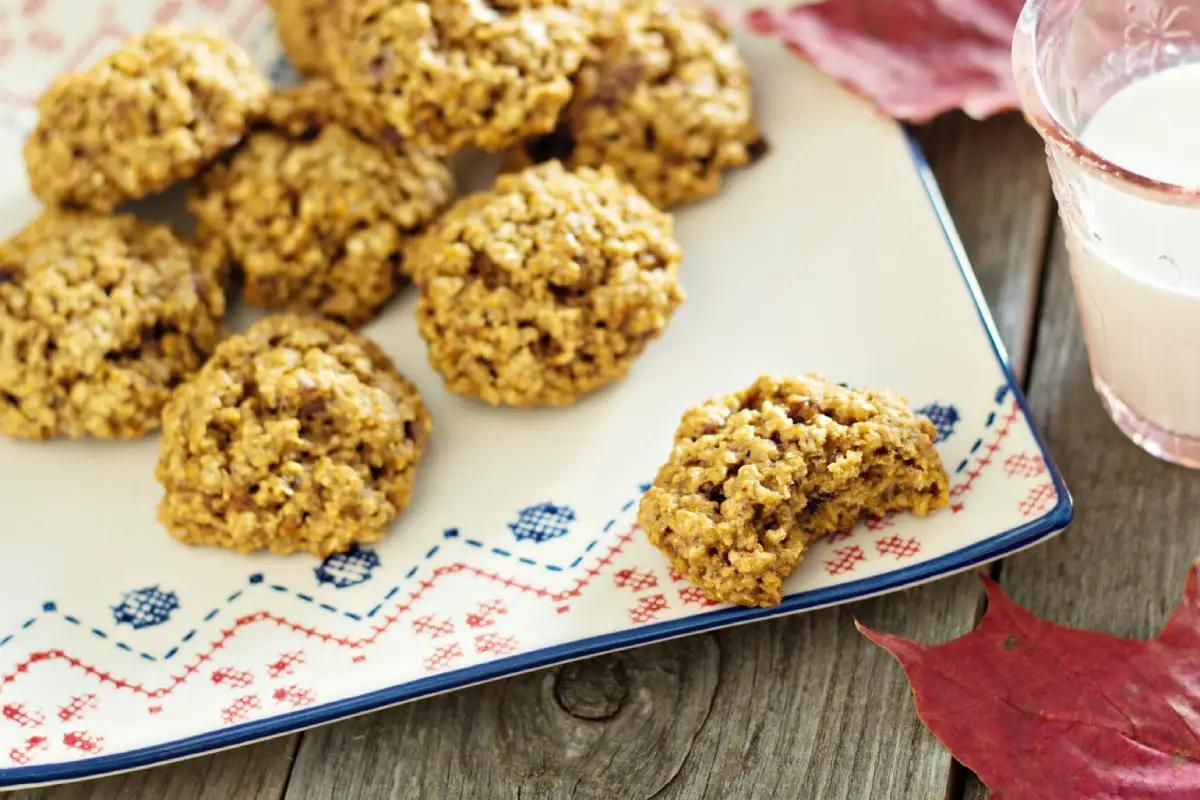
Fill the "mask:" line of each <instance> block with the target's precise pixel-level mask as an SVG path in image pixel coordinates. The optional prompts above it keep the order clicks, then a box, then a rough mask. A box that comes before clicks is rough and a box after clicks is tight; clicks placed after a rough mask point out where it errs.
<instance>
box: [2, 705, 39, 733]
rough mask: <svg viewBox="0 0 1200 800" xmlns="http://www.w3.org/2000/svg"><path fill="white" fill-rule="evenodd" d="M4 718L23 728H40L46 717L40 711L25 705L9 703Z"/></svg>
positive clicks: (4, 710) (4, 711)
mask: <svg viewBox="0 0 1200 800" xmlns="http://www.w3.org/2000/svg"><path fill="white" fill-rule="evenodd" d="M3 713H4V718H5V719H11V720H12V721H13V722H15V723H17V724H18V725H20V726H21V727H22V728H40V727H41V726H42V723H43V722H45V721H46V717H45V715H44V714H42V713H41V712H40V711H34V710H32V709H28V708H26V707H25V704H24V703H9V704H8V705H6V706H5V707H4V709H3Z"/></svg>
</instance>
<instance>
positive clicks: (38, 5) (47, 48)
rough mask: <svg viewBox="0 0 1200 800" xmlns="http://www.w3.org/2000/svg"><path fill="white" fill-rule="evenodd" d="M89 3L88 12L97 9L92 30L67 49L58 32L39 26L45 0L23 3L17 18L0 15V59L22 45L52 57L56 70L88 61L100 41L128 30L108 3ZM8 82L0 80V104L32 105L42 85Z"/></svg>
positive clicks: (35, 53) (39, 56) (42, 57)
mask: <svg viewBox="0 0 1200 800" xmlns="http://www.w3.org/2000/svg"><path fill="white" fill-rule="evenodd" d="M89 5H91V7H90V8H88V9H86V10H87V11H88V12H91V13H95V11H96V10H99V17H98V18H97V19H96V20H95V21H94V22H91V23H90V24H91V25H92V26H93V27H92V30H91V31H90V32H88V33H86V34H84V35H83V37H82V38H81V39H79V40H78V41H77V43H76V44H74V45H73V46H71V47H70V48H69V49H68V48H67V45H66V41H65V40H64V39H63V37H62V35H61V34H59V33H58V32H56V31H52V30H49V29H47V28H43V27H39V23H38V19H39V17H40V16H41V14H42V12H43V11H44V10H45V9H46V8H47V7H48V3H47V2H46V1H45V0H37V1H36V2H26V3H24V4H23V5H22V9H21V18H20V21H19V22H18V21H17V20H9V19H8V18H7V17H3V18H0V25H2V26H3V28H0V62H4V61H5V60H6V58H7V57H8V56H10V55H13V54H17V53H19V52H20V48H21V47H25V48H28V51H29V52H30V53H32V54H33V55H32V58H34V59H39V60H45V59H46V58H52V59H53V60H54V61H55V62H57V64H56V69H55V72H69V71H71V70H74V69H78V68H79V67H81V66H83V65H84V64H85V63H87V62H89V61H91V60H92V59H93V57H94V54H95V53H96V52H97V51H98V50H99V49H100V46H101V44H103V43H105V42H106V41H111V40H123V39H126V38H128V36H129V31H128V30H127V29H126V28H125V27H123V26H121V25H119V24H117V23H116V22H115V20H114V13H115V12H114V9H113V7H112V6H111V5H108V4H100V3H94V4H89ZM8 75H16V76H18V77H19V75H20V73H19V72H17V71H11V72H9V73H8ZM9 86H11V84H10V85H9ZM9 86H6V85H3V84H0V104H7V105H11V106H16V107H19V108H27V107H30V106H32V105H33V104H34V102H35V101H36V99H37V96H38V95H39V94H40V93H41V91H42V89H44V88H45V87H43V86H37V87H25V86H22V87H21V88H20V89H15V88H9Z"/></svg>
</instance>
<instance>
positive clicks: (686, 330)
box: [0, 0, 1071, 786]
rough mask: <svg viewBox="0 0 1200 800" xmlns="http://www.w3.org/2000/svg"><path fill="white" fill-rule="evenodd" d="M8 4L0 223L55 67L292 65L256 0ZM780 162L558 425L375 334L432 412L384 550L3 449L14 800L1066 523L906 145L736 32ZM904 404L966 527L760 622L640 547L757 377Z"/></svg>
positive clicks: (86, 466)
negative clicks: (646, 327)
mask: <svg viewBox="0 0 1200 800" xmlns="http://www.w3.org/2000/svg"><path fill="white" fill-rule="evenodd" d="M117 9H118V6H117V4H115V3H94V2H93V3H80V2H73V1H72V0H43V2H36V3H31V2H22V1H21V0H0V178H2V180H0V228H2V230H0V234H7V233H10V232H11V231H12V230H15V229H16V228H18V227H20V226H21V225H23V224H24V223H25V222H26V221H28V220H29V219H30V218H31V217H32V216H33V215H34V214H35V213H36V211H37V205H36V203H35V202H34V201H33V199H32V198H31V196H30V195H29V193H28V190H27V187H26V185H25V178H24V169H23V167H22V164H21V143H22V141H23V138H24V135H25V133H26V131H27V130H28V129H29V127H30V125H31V123H32V120H33V116H32V115H33V111H32V109H31V103H32V100H33V99H34V97H35V96H36V94H37V93H38V92H39V91H40V90H41V89H42V88H44V86H45V85H46V84H47V83H48V82H49V81H50V80H51V79H52V77H53V76H54V75H55V74H56V73H58V72H60V71H62V70H64V69H66V68H69V67H73V66H77V65H79V64H82V63H86V62H90V61H92V60H94V59H95V58H96V57H97V56H98V55H99V54H100V53H102V52H104V51H105V50H108V49H110V48H112V47H114V46H116V45H117V44H118V43H119V42H120V41H121V39H122V38H124V37H125V36H126V35H127V33H128V32H129V31H136V30H141V29H144V28H146V27H148V26H150V25H151V24H152V22H153V21H155V20H158V21H163V20H164V19H165V18H168V17H174V21H177V22H180V23H183V24H212V25H217V26H219V27H221V28H223V29H225V30H227V31H230V32H232V33H233V34H234V35H235V36H236V37H237V38H238V39H240V40H241V41H242V42H243V43H244V44H245V45H246V47H247V48H248V49H249V50H250V51H251V52H252V53H253V55H254V56H255V58H256V59H257V60H258V61H259V63H261V64H262V65H264V67H267V68H269V69H271V70H272V72H273V73H274V74H275V75H276V76H278V75H279V74H280V73H281V72H284V71H286V68H285V67H284V66H283V65H282V62H281V60H280V58H279V49H278V45H277V43H276V41H275V38H274V34H273V32H272V25H271V20H270V14H269V13H268V12H267V10H266V9H265V7H264V6H263V5H262V4H261V2H259V0H221V1H220V2H216V1H215V0H207V2H201V1H197V2H186V3H181V2H161V0H127V1H126V2H122V3H121V4H120V5H119V10H117ZM742 44H743V46H744V47H743V49H744V52H745V54H746V57H747V59H748V60H749V61H750V62H751V66H752V69H753V71H754V76H755V89H756V93H757V96H758V107H759V110H760V121H761V125H762V127H763V129H764V131H765V132H766V134H767V136H768V138H769V139H770V141H771V144H772V151H771V153H770V154H769V155H768V156H767V157H766V158H765V159H763V160H762V161H761V162H759V163H758V164H757V165H755V166H754V167H752V168H750V169H747V170H744V171H743V172H740V173H738V174H736V175H734V176H732V177H731V179H730V181H729V184H728V186H727V187H726V189H725V190H724V191H723V192H722V194H721V195H720V196H719V197H718V198H716V199H714V200H711V201H709V202H706V203H703V204H700V205H698V206H696V207H694V208H690V209H687V210H686V211H683V212H682V213H680V214H679V215H678V236H679V239H680V241H681V242H682V244H683V246H684V249H685V251H686V254H687V255H686V259H685V262H684V273H683V274H684V283H685V287H686V289H687V292H688V301H687V303H686V304H685V306H684V308H683V309H682V310H681V311H680V312H679V314H678V315H677V317H676V319H675V321H674V323H673V325H672V326H671V328H670V329H669V330H668V331H667V333H666V335H665V336H664V337H663V338H662V339H661V340H660V341H659V342H657V343H655V344H654V345H652V346H651V347H650V349H649V351H648V352H647V353H646V355H645V356H644V357H643V358H642V359H641V361H640V362H639V363H638V364H637V365H635V368H634V370H633V372H632V374H631V375H630V376H629V378H628V379H627V380H625V381H624V382H622V383H621V384H619V385H616V386H613V387H611V388H609V389H607V390H605V391H601V392H599V393H597V394H595V395H594V396H592V397H589V398H587V399H586V400H585V401H583V402H581V403H579V404H578V405H576V406H575V407H572V408H569V409H563V410H539V411H517V410H512V409H492V408H487V407H485V406H483V405H482V404H480V403H477V402H472V401H470V400H467V399H463V398H458V397H454V396H451V395H449V394H447V393H446V392H444V391H443V390H442V389H441V383H440V380H439V379H438V377H437V375H436V374H435V373H434V372H433V371H432V370H431V369H430V367H429V365H428V364H427V362H426V360H425V356H424V346H423V345H422V343H421V341H420V339H419V338H418V336H417V332H416V326H415V324H414V322H413V318H412V317H413V306H414V302H415V298H414V296H413V292H412V291H411V290H405V291H403V292H402V295H401V297H400V298H399V299H398V300H397V301H396V302H395V303H393V304H392V306H390V307H389V309H388V310H387V311H386V313H385V314H384V316H383V317H382V318H381V319H380V320H379V321H378V322H376V323H375V324H373V325H371V326H370V327H369V328H368V329H367V333H368V334H369V335H371V336H372V337H373V338H375V339H376V340H377V341H378V342H380V343H381V344H382V345H383V346H384V347H385V348H386V349H387V350H388V351H389V352H390V353H391V355H392V356H393V357H394V358H395V360H396V362H397V364H398V366H399V367H400V369H401V371H403V372H404V373H406V374H407V375H408V376H409V377H410V378H411V379H412V380H414V381H415V382H416V384H417V385H418V386H419V387H420V389H421V391H422V392H423V393H424V395H425V397H426V399H427V402H428V403H429V406H430V409H431V411H432V413H433V416H434V420H435V431H434V436H433V439H432V441H431V450H430V452H429V454H428V455H427V457H426V460H425V461H424V462H423V463H422V465H421V468H420V473H419V476H418V479H417V486H416V492H415V495H414V500H413V503H412V505H411V506H410V507H409V509H408V510H406V511H405V512H404V514H403V515H402V516H401V518H400V519H399V520H398V521H397V523H396V525H395V528H394V530H393V532H392V534H391V536H390V537H389V538H388V539H387V540H386V541H384V542H383V543H381V544H379V545H378V546H375V547H372V548H370V549H363V550H360V551H355V552H352V553H350V554H347V555H344V556H335V557H333V558H330V559H329V560H328V561H327V562H325V563H324V564H321V563H318V562H317V561H315V560H313V559H311V558H309V557H303V556H296V557H291V558H280V557H275V556H269V555H262V556H255V557H249V558H247V557H244V556H238V555H234V554H232V553H228V552H224V551H220V550H214V549H192V548H188V547H186V546H184V545H182V544H179V543H177V542H175V541H174V540H173V539H171V538H170V537H169V536H167V534H166V533H165V532H164V531H163V530H162V529H161V528H160V527H159V526H158V524H157V523H156V521H155V506H156V504H157V502H158V499H159V496H160V490H159V487H158V485H157V484H156V483H155V481H154V478H153V469H154V464H155V460H156V455H157V441H156V439H155V437H151V438H149V439H147V440H145V441H141V442H135V443H124V444H121V443H106V442H66V441H57V442H51V443H47V444H30V443H18V442H13V441H0V540H2V542H3V561H4V566H5V569H4V571H3V577H0V587H3V588H2V590H0V786H18V785H28V784H35V783H42V782H52V781H61V780H69V779H74V778H80V777H86V776H92V775H100V774H105V773H110V772H115V771H119V770H124V769H130V768H135V767H141V766H146V765H150V764H155V763H160V762H163V761H167V760H171V759H175V758H180V757H184V756H189V755H194V754H198V753H203V752H207V751H211V750H215V749H219V748H223V747H228V746H232V745H236V744H240V743H244V742H249V741H252V740H255V739H260V738H263V737H267V736H272V735H277V734H281V733H285V732H288V731H294V730H297V729H300V728H304V727H306V726H311V725H316V724H320V723H323V722H328V721H330V720H335V719H338V718H341V717H345V716H348V715H351V714H356V713H360V712H364V711H369V710H372V709H376V708H380V707H383V706H387V705H390V704H394V703H398V702H401V701H405V700H411V699H414V698H419V697H422V696H425V695H429V694H432V693H434V692H440V691H444V690H448V689H454V688H458V687H462V686H466V685H468V684H472V683H476V682H479V681H485V680H490V679H493V678H499V677H503V676H507V675H512V674H514V673H516V672H520V671H523V670H528V669H533V668H536V667H542V666H545V665H548V664H554V663H557V662H562V661H566V660H569V659H574V658H580V657H583V656H589V655H593V654H596V653H601V652H605V651H609V650H614V649H618V648H623V647H630V646H633V645H638V644H643V643H646V642H652V641H656V640H661V639H666V638H669V637H672V636H679V635H683V634H688V633H693V632H696V631H702V630H707V629H711V628H716V627H719V626H723V625H732V624H735V623H740V622H746V621H750V620H756V619H764V618H766V617H769V616H772V615H776V614H786V613H790V612H795V611H801V610H806V609H811V608H816V607H819V606H825V605H830V604H834V603H842V602H846V601H849V600H855V599H858V598H862V597H866V596H868V595H872V594H877V593H880V592H885V591H889V590H893V589H899V588H902V587H906V586H911V585H914V584H917V583H921V582H923V581H927V580H930V579H932V578H936V577H939V576H942V575H947V574H949V573H952V572H956V571H959V570H964V569H967V568H970V567H973V566H976V565H978V564H981V563H984V562H986V561H989V560H992V559H996V558H999V557H1001V556H1004V555H1007V554H1008V553H1011V552H1013V551H1015V550H1018V549H1020V548H1023V547H1027V546H1029V545H1032V544H1034V543H1036V542H1039V541H1041V540H1043V539H1045V538H1046V537H1048V536H1050V535H1051V534H1053V533H1054V532H1056V531H1058V530H1060V529H1061V528H1062V527H1064V526H1065V525H1066V524H1067V523H1068V522H1069V520H1070V517H1071V502H1070V498H1069V496H1068V494H1067V491H1066V489H1065V487H1064V486H1063V484H1062V481H1061V479H1060V477H1059V475H1058V472H1057V470H1056V469H1055V467H1054V465H1053V464H1052V463H1051V461H1050V458H1049V457H1048V455H1047V454H1046V451H1045V449H1044V447H1043V446H1042V444H1041V442H1040V441H1039V439H1038V436H1037V434H1036V433H1035V432H1034V430H1033V429H1032V427H1031V426H1030V422H1029V419H1028V417H1027V415H1026V413H1025V409H1024V406H1023V401H1022V399H1021V396H1020V394H1019V392H1018V391H1017V389H1016V388H1015V386H1014V384H1013V378H1012V375H1011V374H1010V372H1009V370H1008V368H1007V366H1006V363H1005V359H1004V355H1003V352H1002V349H1001V346H1000V344H999V342H998V341H997V339H996V334H995V331H994V329H993V327H992V324H991V322H990V320H989V318H988V314H987V312H986V310H985V309H984V307H983V304H982V300H981V298H980V295H979V290H978V287H977V286H976V285H975V282H974V279H973V277H972V275H971V272H970V269H969V267H968V266H967V265H966V262H965V260H964V258H963V255H962V251H961V248H960V247H959V246H958V244H957V241H956V239H955V236H954V234H953V232H952V230H951V227H950V223H949V220H948V219H947V218H946V214H945V210H944V208H943V207H942V205H941V201H940V199H939V198H938V195H937V192H936V189H935V188H934V186H933V184H932V183H931V179H930V177H929V173H928V170H927V169H926V168H925V166H924V162H923V160H922V158H921V155H920V153H919V151H918V150H917V149H916V147H915V145H914V144H913V142H912V140H911V139H910V137H909V136H908V135H907V134H906V132H905V131H904V130H903V129H902V128H901V127H900V126H898V125H896V124H895V123H893V122H891V121H889V120H886V119H882V118H880V117H879V116H878V115H877V114H876V113H875V112H874V111H873V110H872V109H871V108H870V107H869V105H868V104H867V103H865V102H863V101H862V100H860V99H858V98H855V97H852V96H851V95H850V94H848V93H846V92H844V91H842V90H841V89H839V88H838V87H836V86H835V85H834V84H833V83H831V82H830V81H829V80H827V79H826V78H824V77H823V76H821V75H820V74H818V73H817V72H816V71H814V70H813V69H811V68H810V67H808V66H807V65H805V64H803V63H801V62H800V61H799V60H797V59H795V58H794V57H792V56H791V55H789V54H788V53H787V52H786V51H785V50H784V49H783V48H781V47H779V46H778V45H777V44H776V43H774V42H771V41H766V40H762V39H757V38H754V37H743V42H742ZM809 371H820V372H824V373H825V374H826V375H828V376H830V377H831V378H833V379H835V380H840V381H846V382H848V383H852V384H857V385H865V386H879V387H889V388H893V389H896V390H898V391H900V392H902V393H904V394H905V395H906V396H908V397H909V398H910V400H911V401H912V402H913V404H914V406H916V407H921V408H924V409H926V411H927V413H929V414H930V415H931V416H932V417H933V418H934V420H935V422H936V423H937V425H938V427H939V430H940V431H941V433H942V440H941V442H940V444H939V447H940V449H941V452H942V456H943V458H944V459H945V462H946V465H947V467H948V469H949V470H950V472H951V473H952V477H953V487H954V488H953V504H954V505H953V507H952V508H951V509H947V510H946V511H944V512H941V513H939V514H937V515H935V516H934V517H932V518H929V519H926V520H917V519H914V518H908V517H896V518H892V519H887V520H883V521H880V522H874V523H871V524H864V525H861V526H859V527H858V528H857V529H856V530H854V531H853V532H852V533H849V534H847V535H844V536H839V537H834V538H830V539H827V540H825V541H823V542H821V543H820V544H818V545H816V546H815V547H814V548H813V549H812V550H811V551H810V552H809V554H808V556H807V558H806V559H805V561H804V563H803V564H802V566H801V568H800V570H799V571H798V572H797V574H795V575H794V576H793V577H792V578H791V579H790V580H789V581H788V583H787V589H788V594H787V598H786V600H785V601H784V603H783V604H782V605H781V606H779V607H777V608H771V609H754V610H751V609H741V608H727V607H714V606H710V605H709V604H708V603H707V602H706V601H705V600H704V599H703V597H702V596H701V595H700V593H699V592H698V591H697V590H696V589H694V588H692V587H690V586H689V585H688V584H687V583H684V582H681V581H679V580H677V579H674V578H673V577H672V575H671V573H670V570H669V569H668V568H667V564H666V561H665V560H664V559H663V558H662V556H661V555H660V554H659V553H658V552H657V551H655V550H654V549H653V548H651V547H650V545H649V544H647V543H646V541H645V539H644V537H643V536H642V535H641V534H640V532H639V531H638V530H637V529H636V527H635V512H636V501H637V498H638V496H639V495H640V493H641V491H642V488H641V487H642V485H643V484H644V483H645V482H646V481H648V480H650V479H651V478H652V477H653V475H654V472H655V469H656V468H657V466H658V465H659V463H660V462H661V461H662V460H663V459H664V458H665V457H666V455H667V453H668V452H669V449H670V445H671V436H672V432H673V430H674V428H675V425H676V422H677V421H678V418H679V416H680V414H681V412H682V411H683V409H684V408H686V407H687V406H689V405H692V404H694V403H696V402H699V401H701V400H704V399H705V398H707V397H709V396H712V395H717V394H723V393H726V392H728V391H732V390H735V389H738V388H741V387H743V386H744V385H746V384H748V383H749V382H750V381H751V380H752V379H753V378H754V377H755V376H756V375H758V374H759V373H763V372H776V373H803V372H809Z"/></svg>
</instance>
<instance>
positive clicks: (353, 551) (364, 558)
mask: <svg viewBox="0 0 1200 800" xmlns="http://www.w3.org/2000/svg"><path fill="white" fill-rule="evenodd" d="M380 563H381V562H380V561H379V556H378V555H377V554H376V553H375V551H374V550H364V549H362V548H361V547H359V546H358V545H354V546H353V547H351V548H350V549H349V550H347V551H346V552H344V553H334V554H333V555H331V556H330V557H329V558H327V559H325V560H324V561H323V562H321V566H319V567H317V568H316V570H315V572H316V575H317V581H318V582H320V583H328V584H331V585H332V586H334V587H335V588H337V589H345V588H346V587H348V586H357V585H358V584H360V583H365V582H367V581H369V580H371V572H372V571H373V570H375V569H376V568H377V567H378V566H379V565H380Z"/></svg>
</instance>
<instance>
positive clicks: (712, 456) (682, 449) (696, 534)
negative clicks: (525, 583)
mask: <svg viewBox="0 0 1200 800" xmlns="http://www.w3.org/2000/svg"><path fill="white" fill-rule="evenodd" d="M936 439H937V431H936V429H935V428H934V427H933V423H931V422H930V421H929V420H928V419H926V418H925V417H922V416H919V415H917V414H914V413H913V412H912V411H910V410H909V408H908V404H907V402H906V401H905V400H904V398H902V397H900V396H899V395H896V394H893V393H892V392H888V391H872V390H858V389H847V388H844V387H842V386H837V385H834V384H831V383H827V382H826V381H825V380H823V379H821V378H820V377H818V376H808V377H803V378H777V377H770V376H766V377H762V378H759V379H758V380H757V381H755V382H754V384H753V385H751V386H750V387H749V388H748V389H745V390H743V391H740V392H736V393H734V394H731V395H726V396H725V397H718V398H715V399H713V400H709V401H708V402H706V403H704V404H703V405H700V406H697V407H696V408H693V409H690V410H688V411H687V412H686V413H685V414H684V415H683V420H682V422H681V423H680V425H679V429H678V430H677V431H676V433H675V447H674V449H673V450H672V451H671V457H670V459H669V460H668V461H667V463H666V464H664V465H663V467H662V468H661V469H660V470H659V471H658V476H657V477H656V478H655V479H654V483H653V485H652V486H651V487H650V490H649V491H647V492H646V494H645V495H644V496H643V497H642V502H641V506H640V508H639V509H638V522H640V523H641V525H642V528H643V529H644V530H645V531H646V535H647V536H648V537H649V539H650V542H651V544H653V545H654V546H655V547H657V548H659V549H660V550H662V551H663V553H665V554H666V556H667V558H668V559H670V561H671V566H672V567H674V568H675V571H676V572H678V573H679V574H681V575H683V576H684V577H686V578H687V579H688V580H690V581H691V582H692V583H694V584H695V585H696V586H699V587H700V588H701V589H703V590H704V593H705V594H706V595H707V596H708V597H709V598H711V599H713V600H717V601H720V602H726V603H737V604H740V605H747V606H772V605H776V604H778V603H779V602H780V601H781V600H782V598H783V595H782V585H783V580H784V578H786V577H787V576H788V575H790V574H792V572H793V571H794V570H795V569H796V565H797V564H799V563H800V560H801V559H802V558H803V556H804V552H805V551H806V550H807V549H808V546H809V544H811V543H812V542H813V540H815V539H817V538H819V537H821V536H824V535H826V534H830V533H834V532H836V531H843V530H849V529H850V528H851V527H852V526H853V525H854V524H855V522H856V521H857V520H859V519H860V518H862V517H882V516H884V515H885V514H888V513H890V512H892V511H902V510H907V511H911V512H912V513H914V514H918V515H921V516H924V515H926V514H930V513H932V512H934V511H936V510H937V509H939V508H943V507H944V506H946V505H947V503H948V502H949V495H950V490H949V479H948V478H947V476H946V471H945V469H944V468H943V467H942V461H941V458H940V457H939V456H938V452H937V449H936V448H935V447H934V442H935V441H936Z"/></svg>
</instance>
